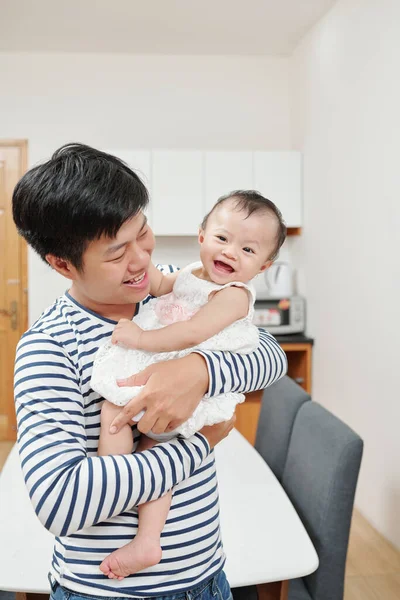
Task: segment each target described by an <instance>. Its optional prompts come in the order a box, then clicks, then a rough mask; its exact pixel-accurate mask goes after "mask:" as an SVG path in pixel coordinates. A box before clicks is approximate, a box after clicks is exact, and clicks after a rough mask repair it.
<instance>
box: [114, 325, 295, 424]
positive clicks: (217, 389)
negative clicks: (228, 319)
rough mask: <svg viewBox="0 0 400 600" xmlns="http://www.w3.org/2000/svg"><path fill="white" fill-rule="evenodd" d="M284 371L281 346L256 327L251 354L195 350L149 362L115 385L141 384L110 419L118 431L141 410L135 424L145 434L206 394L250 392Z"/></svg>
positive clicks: (182, 416) (173, 420)
mask: <svg viewBox="0 0 400 600" xmlns="http://www.w3.org/2000/svg"><path fill="white" fill-rule="evenodd" d="M286 371H287V359H286V355H285V353H284V351H283V350H282V348H281V347H280V346H279V344H278V342H277V341H276V340H275V338H274V337H272V335H271V334H270V333H268V332H267V331H264V330H260V335H259V345H258V348H257V349H256V350H255V351H254V352H252V353H250V354H245V355H242V354H235V353H232V352H207V351H196V352H194V353H193V354H189V355H188V356H185V357H184V358H179V359H176V360H170V361H167V362H159V363H155V364H153V365H150V366H149V367H147V369H145V370H144V371H142V372H141V373H138V374H136V375H132V376H131V377H128V378H127V379H125V380H123V381H119V382H118V385H121V386H125V387H129V386H139V385H143V386H145V387H144V388H143V390H142V391H141V392H140V394H138V395H137V396H136V398H134V399H133V400H131V401H130V402H129V403H128V404H126V405H125V406H124V408H123V409H122V410H121V412H120V414H119V415H118V416H117V417H116V418H115V419H114V421H113V422H112V424H111V429H110V430H111V432H112V433H116V432H117V431H119V430H120V429H121V427H122V426H123V425H125V424H126V423H129V422H130V421H131V419H132V417H134V416H135V415H137V414H139V413H140V412H141V411H143V410H145V411H146V412H145V414H144V416H143V417H142V418H141V419H140V422H139V423H138V428H139V429H140V431H142V432H143V433H147V432H148V431H150V430H152V431H153V433H162V432H164V431H169V430H171V429H175V428H176V427H178V426H179V425H180V424H181V423H183V422H184V421H186V420H187V419H188V418H189V417H190V416H191V415H192V413H193V411H194V409H195V408H196V407H197V405H198V404H199V402H200V400H201V398H202V397H203V396H204V395H207V396H217V395H218V394H222V393H225V392H230V391H233V392H242V393H246V392H252V391H255V390H259V389H263V388H265V387H268V386H269V385H271V384H272V383H274V382H275V381H277V380H278V379H280V378H281V377H283V375H285V373H286Z"/></svg>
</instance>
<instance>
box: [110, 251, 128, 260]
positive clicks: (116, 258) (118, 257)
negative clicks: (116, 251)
mask: <svg viewBox="0 0 400 600" xmlns="http://www.w3.org/2000/svg"><path fill="white" fill-rule="evenodd" d="M124 256H125V252H124V253H123V254H121V256H116V257H115V258H113V259H112V261H111V262H118V261H119V260H121V259H122V258H124Z"/></svg>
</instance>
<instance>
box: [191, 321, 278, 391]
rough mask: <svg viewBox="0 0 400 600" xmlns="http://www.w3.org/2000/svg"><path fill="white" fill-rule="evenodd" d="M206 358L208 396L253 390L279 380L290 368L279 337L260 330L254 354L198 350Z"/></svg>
mask: <svg viewBox="0 0 400 600" xmlns="http://www.w3.org/2000/svg"><path fill="white" fill-rule="evenodd" d="M198 353H199V354H201V355H202V356H204V358H205V359H206V362H207V367H208V373H209V380H210V383H209V389H208V395H209V396H216V395H218V394H224V393H226V392H242V393H247V392H253V391H255V390H261V389H263V388H265V387H268V386H269V385H271V384H272V383H274V382H275V381H278V379H280V378H281V377H283V375H285V373H286V371H287V358H286V354H285V353H284V351H283V350H282V348H281V347H280V346H279V344H278V342H277V341H276V339H275V338H274V337H273V336H272V335H271V334H270V333H268V332H267V331H265V330H260V342H259V346H258V348H257V349H256V350H255V351H254V352H252V353H251V354H234V353H232V352H206V351H198Z"/></svg>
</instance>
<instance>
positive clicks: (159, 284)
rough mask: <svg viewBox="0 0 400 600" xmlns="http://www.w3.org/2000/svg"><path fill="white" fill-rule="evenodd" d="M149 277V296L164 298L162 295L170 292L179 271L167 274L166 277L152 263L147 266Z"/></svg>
mask: <svg viewBox="0 0 400 600" xmlns="http://www.w3.org/2000/svg"><path fill="white" fill-rule="evenodd" d="M148 273H149V277H150V294H151V295H152V296H156V297H158V296H164V294H169V293H170V292H172V288H173V287H174V283H175V281H176V278H177V275H178V273H179V271H175V273H168V275H164V273H162V272H161V271H160V270H159V269H157V267H156V266H154V265H153V263H150V266H149V271H148Z"/></svg>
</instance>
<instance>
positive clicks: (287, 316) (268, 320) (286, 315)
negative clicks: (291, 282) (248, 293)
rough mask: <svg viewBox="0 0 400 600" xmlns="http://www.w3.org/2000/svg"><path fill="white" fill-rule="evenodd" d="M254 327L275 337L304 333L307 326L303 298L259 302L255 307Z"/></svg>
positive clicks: (292, 297)
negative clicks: (264, 330) (263, 329)
mask: <svg viewBox="0 0 400 600" xmlns="http://www.w3.org/2000/svg"><path fill="white" fill-rule="evenodd" d="M253 323H254V325H257V327H263V328H265V329H266V330H267V331H269V332H270V333H272V334H273V335H288V334H294V333H303V332H304V330H305V326H306V307H305V300H304V298H303V297H302V296H291V297H289V298H277V299H274V300H272V299H269V300H258V301H256V303H255V305H254V317H253Z"/></svg>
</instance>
